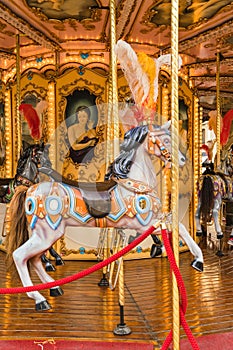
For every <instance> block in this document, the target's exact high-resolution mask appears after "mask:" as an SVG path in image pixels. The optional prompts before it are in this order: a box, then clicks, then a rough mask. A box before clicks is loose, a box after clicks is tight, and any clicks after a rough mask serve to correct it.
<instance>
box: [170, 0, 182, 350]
mask: <svg viewBox="0 0 233 350" xmlns="http://www.w3.org/2000/svg"><path fill="white" fill-rule="evenodd" d="M178 35H179V0H172V2H171V53H172V65H171V121H172V124H171V127H172V169H171V186H172V191H171V211H172V245H173V252H174V256H175V260H176V263H177V265H178V266H179V232H178V226H179V224H178V200H179V163H178V158H179V157H178V150H179V95H178V87H179V84H178V61H179V56H178ZM172 296H173V299H172V300H173V349H174V350H179V349H180V300H179V291H178V286H177V282H176V279H175V275H174V273H173V274H172Z"/></svg>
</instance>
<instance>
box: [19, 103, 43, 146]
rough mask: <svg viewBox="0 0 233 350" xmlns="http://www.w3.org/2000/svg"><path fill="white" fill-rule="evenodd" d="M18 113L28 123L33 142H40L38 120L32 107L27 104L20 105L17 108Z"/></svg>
mask: <svg viewBox="0 0 233 350" xmlns="http://www.w3.org/2000/svg"><path fill="white" fill-rule="evenodd" d="M19 111H20V113H22V115H23V116H24V118H25V120H26V121H27V123H28V126H29V129H30V134H31V137H32V138H33V139H34V140H40V138H41V131H40V118H39V116H38V114H37V111H36V110H35V108H33V106H32V105H31V104H29V103H21V105H20V106H19Z"/></svg>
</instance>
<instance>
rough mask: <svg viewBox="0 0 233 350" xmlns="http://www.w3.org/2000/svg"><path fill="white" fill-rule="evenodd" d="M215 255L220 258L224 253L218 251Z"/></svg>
mask: <svg viewBox="0 0 233 350" xmlns="http://www.w3.org/2000/svg"><path fill="white" fill-rule="evenodd" d="M216 255H217V256H219V257H220V258H221V256H224V253H223V252H222V251H221V250H218V251H217V253H216Z"/></svg>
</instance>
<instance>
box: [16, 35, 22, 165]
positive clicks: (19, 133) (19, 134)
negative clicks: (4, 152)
mask: <svg viewBox="0 0 233 350" xmlns="http://www.w3.org/2000/svg"><path fill="white" fill-rule="evenodd" d="M20 79H21V72H20V35H19V34H16V135H17V159H19V157H20V151H21V146H22V129H21V115H20V112H19V106H20V102H21V96H20Z"/></svg>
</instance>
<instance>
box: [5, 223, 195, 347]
mask: <svg viewBox="0 0 233 350" xmlns="http://www.w3.org/2000/svg"><path fill="white" fill-rule="evenodd" d="M154 230H155V227H154V226H151V227H150V228H149V229H148V230H146V231H145V232H144V233H143V234H142V235H141V236H139V237H138V238H136V239H135V240H134V241H133V242H131V243H130V244H128V245H127V246H126V247H124V248H123V249H122V250H121V251H119V252H117V253H116V254H114V255H112V256H110V257H109V258H107V259H106V260H104V261H101V262H99V263H98V264H96V265H94V266H91V267H89V268H88V269H86V270H83V271H80V272H78V273H76V274H74V275H73V276H69V277H65V278H62V279H60V280H57V281H53V282H49V283H45V284H37V285H35V286H27V287H16V288H0V294H16V293H26V292H33V291H39V290H43V289H49V288H52V287H57V286H60V285H63V284H66V283H70V282H73V281H75V280H78V279H80V278H83V277H85V276H87V275H90V274H91V273H93V272H96V271H97V270H100V269H102V268H103V267H105V266H107V265H109V264H111V263H112V262H113V261H115V260H118V259H119V258H120V257H122V256H123V255H125V254H127V253H129V251H130V250H132V249H133V248H135V247H136V246H137V245H138V244H140V243H141V242H142V241H144V240H145V239H146V238H147V237H148V236H149V235H150V234H152V233H153V231H154ZM161 231H162V238H163V242H164V246H165V249H166V251H167V255H168V260H169V262H170V265H171V270H172V271H173V272H174V275H175V277H176V280H177V285H178V288H179V291H180V294H181V304H180V320H181V324H182V326H183V328H184V331H185V333H186V335H187V337H188V339H189V341H190V344H191V345H192V347H193V349H194V350H200V349H199V347H198V344H197V342H196V340H195V338H194V336H193V334H192V332H191V330H190V328H189V326H188V324H187V322H186V319H185V312H186V309H187V295H186V289H185V285H184V282H183V279H182V276H181V274H180V271H179V268H178V266H177V264H176V261H175V258H174V255H173V251H172V249H171V246H170V242H169V238H168V231H167V230H166V229H162V230H161ZM171 341H172V331H170V333H169V335H168V336H167V338H166V339H165V342H164V344H163V346H162V348H161V350H166V349H168V347H169V345H170V343H171Z"/></svg>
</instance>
